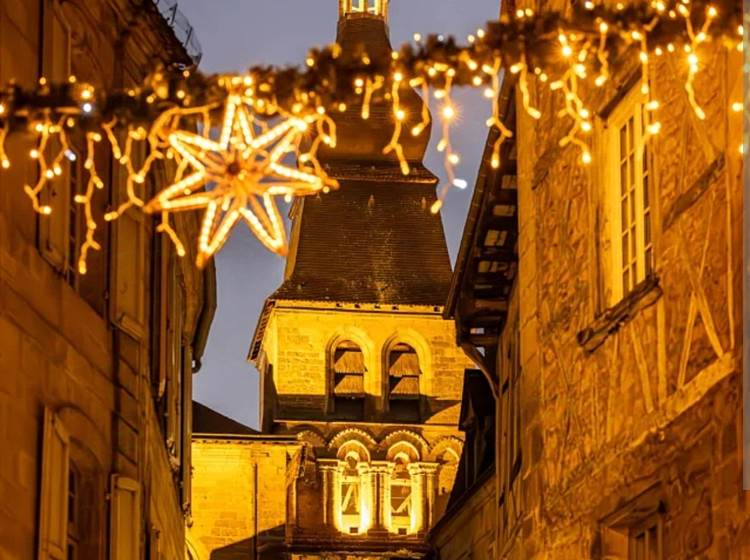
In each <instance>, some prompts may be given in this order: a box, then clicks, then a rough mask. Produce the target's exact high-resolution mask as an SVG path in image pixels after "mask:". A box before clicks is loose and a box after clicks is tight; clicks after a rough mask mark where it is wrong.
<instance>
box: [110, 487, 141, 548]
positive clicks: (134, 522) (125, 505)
mask: <svg viewBox="0 0 750 560" xmlns="http://www.w3.org/2000/svg"><path fill="white" fill-rule="evenodd" d="M111 493H112V503H111V506H110V507H111V509H110V514H111V517H110V551H109V558H110V559H111V560H138V559H139V558H140V543H141V535H140V530H141V524H140V522H141V511H140V509H141V506H140V488H139V486H138V482H137V481H135V480H133V479H131V478H127V477H124V476H120V475H116V474H115V475H112V491H111Z"/></svg>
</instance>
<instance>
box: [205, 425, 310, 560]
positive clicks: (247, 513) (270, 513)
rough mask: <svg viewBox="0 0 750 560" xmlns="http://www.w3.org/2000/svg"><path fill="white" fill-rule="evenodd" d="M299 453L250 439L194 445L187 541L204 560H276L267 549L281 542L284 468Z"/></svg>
mask: <svg viewBox="0 0 750 560" xmlns="http://www.w3.org/2000/svg"><path fill="white" fill-rule="evenodd" d="M300 447H301V444H299V443H296V442H295V441H293V440H292V441H269V440H264V439H262V437H261V438H258V439H253V438H252V436H250V437H248V438H243V439H235V440H221V439H218V438H217V439H202V438H201V439H195V440H194V442H193V525H192V527H191V528H190V539H191V541H193V542H195V543H197V544H198V545H199V548H200V550H201V551H202V552H203V554H205V559H206V560H207V559H208V558H209V557H210V558H211V560H221V559H222V558H226V559H232V558H236V557H237V558H239V557H241V558H251V559H255V558H261V557H264V556H263V555H262V554H261V553H260V552H261V551H263V550H267V552H266V554H267V556H265V557H267V558H277V557H278V556H274V555H273V552H271V551H268V547H269V546H272V545H273V544H274V543H278V542H279V541H280V540H281V539H283V537H284V531H285V528H286V526H287V507H288V505H287V477H288V474H289V469H288V465H289V463H290V460H291V458H292V456H293V455H294V454H295V453H297V452H299V449H300ZM317 507H319V506H317Z"/></svg>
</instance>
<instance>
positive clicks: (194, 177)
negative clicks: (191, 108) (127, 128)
mask: <svg viewBox="0 0 750 560" xmlns="http://www.w3.org/2000/svg"><path fill="white" fill-rule="evenodd" d="M250 102H251V100H250V99H248V98H246V97H244V96H243V95H240V94H230V95H229V96H228V97H227V101H226V105H225V109H224V117H223V122H222V127H221V132H220V135H219V139H218V140H213V139H211V138H208V137H207V136H202V135H199V134H195V133H192V132H187V131H184V130H175V131H172V132H171V133H169V136H168V140H169V145H170V147H171V148H172V150H173V151H174V154H175V156H176V159H177V161H178V164H179V165H178V170H177V173H176V176H175V182H174V183H173V184H172V185H170V186H169V187H167V188H166V189H164V190H163V191H161V192H160V193H159V194H157V195H156V197H155V198H154V199H153V200H152V201H150V202H149V203H148V205H147V206H146V210H147V211H150V212H171V211H181V210H195V209H202V208H205V214H204V216H203V223H202V225H201V232H200V235H199V238H198V259H197V261H198V266H203V265H205V263H206V261H207V260H208V259H209V258H211V256H213V255H214V253H216V252H217V251H218V250H219V249H221V247H222V246H223V245H224V243H225V241H226V239H227V236H228V235H229V233H230V232H231V231H232V229H233V228H234V226H235V225H236V224H237V222H238V221H240V220H244V221H245V222H246V223H247V225H248V226H249V228H250V230H251V231H252V232H253V233H254V234H255V235H256V237H257V238H258V239H259V240H260V242H261V243H263V245H265V246H266V247H267V248H268V249H269V250H271V251H273V252H274V253H277V254H279V255H285V254H286V251H287V241H286V232H285V229H284V223H283V221H282V219H281V216H280V214H279V210H278V207H277V205H276V199H275V197H276V196H284V197H285V198H287V199H289V198H291V197H292V196H303V195H307V194H312V193H315V192H318V191H320V190H323V189H325V188H326V187H331V186H334V185H335V182H333V181H331V180H330V179H328V178H327V177H324V176H319V175H317V174H314V173H309V172H306V171H302V170H300V169H297V168H295V167H291V166H289V165H287V164H285V163H284V162H283V161H282V160H283V158H284V156H285V155H287V154H288V153H289V152H290V151H293V150H294V149H295V148H296V146H297V145H298V144H299V141H300V139H301V138H302V135H303V134H304V133H305V131H306V130H307V129H308V123H307V121H306V120H305V119H303V118H299V117H296V116H292V117H288V118H286V119H284V120H282V121H280V122H279V123H278V124H276V125H274V126H272V127H270V128H267V129H265V130H260V128H259V126H258V125H256V121H255V118H254V116H253V114H252V112H251V109H250V107H251V104H250ZM206 133H208V131H206ZM188 168H189V169H190V171H188ZM204 187H205V188H204Z"/></svg>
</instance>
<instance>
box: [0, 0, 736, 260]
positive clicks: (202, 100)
mask: <svg viewBox="0 0 750 560" xmlns="http://www.w3.org/2000/svg"><path fill="white" fill-rule="evenodd" d="M742 45H743V26H742V7H741V4H740V3H739V2H736V1H732V0H722V1H719V2H713V3H706V2H702V1H691V0H682V1H678V2H663V1H661V0H655V1H652V2H644V3H637V4H634V5H627V6H625V5H624V4H622V5H618V6H616V7H613V8H611V9H610V8H605V7H603V6H599V5H594V4H593V3H591V2H586V3H585V5H584V6H581V7H577V8H575V9H574V10H573V12H572V14H567V13H566V14H563V13H559V12H546V13H540V14H536V13H534V12H532V11H531V10H519V11H518V12H516V13H515V14H512V15H511V16H510V17H508V18H502V19H500V20H499V21H493V22H490V23H488V24H487V26H486V27H485V28H484V29H479V30H478V31H477V32H476V34H474V35H471V36H469V37H468V38H467V41H466V43H465V44H463V45H460V44H458V43H457V42H456V41H455V40H454V39H453V38H445V37H443V36H436V35H431V36H429V37H427V38H426V39H424V40H423V39H422V37H420V36H418V35H417V36H415V41H414V43H412V44H407V45H404V46H403V47H401V49H400V50H398V51H393V52H392V53H391V57H390V59H384V60H380V59H377V58H375V57H372V58H371V56H370V54H369V53H367V52H356V53H342V51H341V49H340V47H339V46H338V45H332V46H329V47H327V48H324V49H320V50H311V51H310V53H309V54H308V56H307V58H306V60H305V65H304V67H301V68H294V67H292V68H277V67H253V68H250V69H249V70H248V71H247V72H246V73H244V74H241V75H215V76H206V75H203V74H201V73H198V72H191V71H189V70H183V69H173V68H159V69H156V70H155V71H154V72H152V73H151V74H150V75H149V77H148V78H147V79H146V80H145V81H144V83H143V84H142V85H141V86H140V87H138V88H132V89H126V90H110V91H106V90H102V89H99V88H97V87H95V86H94V85H92V84H86V83H81V82H78V81H77V80H76V79H75V77H74V76H71V77H70V78H69V79H68V80H67V81H66V82H64V83H51V82H50V81H48V80H47V79H45V78H44V77H42V78H41V79H40V80H39V82H38V84H37V85H36V87H35V88H33V89H25V88H22V87H19V86H17V85H14V84H10V85H8V86H7V87H6V88H4V89H2V90H0V168H1V169H0V171H1V170H2V169H8V168H9V167H11V166H12V165H13V162H12V161H11V159H10V157H9V156H8V155H7V153H6V151H5V143H6V140H7V138H8V136H9V135H10V134H11V133H13V132H15V131H26V132H27V133H30V134H32V135H33V145H34V147H33V148H32V149H31V150H30V151H29V153H28V156H29V157H30V158H32V159H33V160H34V161H35V162H36V165H37V169H38V174H37V178H36V183H35V184H33V185H30V184H29V185H24V186H23V188H24V189H25V191H26V193H27V194H28V197H29V201H30V204H32V205H33V207H34V209H35V210H36V211H37V212H39V213H40V214H43V215H48V214H49V213H50V212H51V208H50V207H49V206H48V205H46V204H44V202H43V200H44V193H45V189H48V188H49V187H50V183H51V182H53V181H56V180H61V179H60V178H61V177H62V176H63V175H64V174H65V166H66V165H67V163H66V162H67V161H74V160H76V159H77V158H78V157H83V158H85V159H84V169H85V172H86V174H87V176H86V181H84V188H83V189H82V192H78V193H75V198H74V200H75V202H76V203H77V204H80V205H82V206H84V208H85V214H86V226H87V231H86V236H85V240H84V241H83V244H82V246H81V250H80V252H79V254H80V258H79V262H78V268H79V271H80V272H81V273H85V272H86V256H87V254H88V252H89V251H90V250H98V249H99V248H100V246H99V243H98V242H97V228H98V226H99V225H98V224H97V223H96V221H95V220H94V218H93V212H92V200H93V197H94V196H96V194H97V192H98V191H100V190H102V189H103V188H104V182H103V180H102V179H101V177H100V175H99V173H98V171H97V161H96V159H97V158H95V157H94V154H95V152H96V151H97V146H98V145H100V144H102V143H106V144H108V149H109V150H110V151H111V154H112V156H113V160H114V162H115V165H118V166H120V167H121V169H122V170H124V172H125V173H124V175H125V176H126V180H125V181H124V182H123V183H124V185H123V187H122V188H124V191H125V192H124V193H123V197H122V199H123V200H124V202H123V203H122V204H120V205H119V206H118V207H116V208H112V209H111V210H110V211H109V212H108V213H107V214H106V216H105V220H108V221H111V220H116V219H117V218H118V217H119V216H120V215H122V213H123V212H126V211H127V212H129V211H139V210H142V211H145V212H149V213H154V214H157V215H159V216H160V217H161V224H160V226H159V228H158V229H159V231H161V232H163V233H164V234H166V235H168V236H169V237H170V238H171V240H172V241H173V242H174V244H175V246H176V248H177V252H178V254H180V255H184V254H185V249H184V245H183V243H184V241H183V240H181V239H179V237H178V235H177V233H176V231H175V229H174V227H173V225H172V216H171V215H172V213H174V212H180V211H187V210H201V211H203V213H204V215H203V222H202V227H201V231H200V234H199V238H198V239H197V240H195V242H196V243H197V246H198V262H197V264H198V266H203V265H204V264H205V263H206V261H207V259H209V258H211V257H212V255H214V254H215V253H216V251H218V250H219V249H220V248H221V247H222V245H223V244H224V242H225V240H226V238H227V236H228V235H229V233H230V232H231V231H232V229H233V227H234V226H235V225H236V224H237V223H238V222H244V223H245V224H247V226H248V227H249V228H250V229H251V231H252V232H253V233H254V234H255V235H256V236H257V237H258V239H259V240H260V241H261V242H262V243H263V244H264V245H265V246H266V247H267V248H268V249H269V250H271V251H273V252H275V253H278V254H280V255H284V254H285V252H286V248H287V242H286V237H285V231H284V226H283V222H282V219H281V217H280V215H279V211H278V207H277V202H276V197H279V196H281V197H284V198H286V199H287V200H290V199H291V198H292V197H295V196H305V195H309V194H313V193H318V192H327V191H328V190H330V189H335V188H338V183H337V182H336V181H335V180H334V179H332V178H330V177H329V176H328V175H327V174H326V171H325V167H324V165H322V164H321V162H320V161H319V159H318V150H319V148H320V147H321V145H325V147H326V149H329V150H331V149H335V147H336V124H335V119H336V115H337V114H339V113H345V112H352V111H356V112H357V113H359V115H360V116H361V118H362V119H365V120H366V119H369V118H370V108H371V107H372V106H374V105H383V104H387V106H388V107H390V112H391V114H392V127H393V134H392V137H391V140H390V142H389V143H388V145H386V146H383V153H384V154H385V155H390V157H392V158H393V161H394V163H397V164H398V166H399V168H400V170H401V172H402V173H403V174H404V175H409V174H410V172H411V169H410V164H409V161H408V160H407V158H406V157H405V155H404V150H403V148H402V145H401V139H402V137H403V136H404V135H413V136H420V135H422V134H425V133H427V132H426V131H427V129H428V127H429V124H430V107H429V106H430V98H431V97H432V98H433V101H432V103H433V104H436V105H437V106H436V109H437V111H436V115H437V118H438V119H439V120H440V122H441V125H442V126H441V127H440V129H441V131H442V138H441V140H440V142H439V144H438V148H437V149H438V150H439V151H441V152H443V154H444V156H445V157H444V161H445V171H446V173H445V175H446V177H447V181H446V183H445V184H444V185H443V186H442V188H441V190H440V196H439V199H438V201H437V202H436V203H435V204H434V205H433V207H432V209H431V210H432V211H433V212H438V211H439V210H440V208H441V206H442V204H443V201H444V199H445V196H446V194H447V191H448V189H449V188H450V187H452V186H456V187H459V188H465V187H466V181H464V180H462V179H460V178H458V177H456V174H455V166H456V165H457V164H458V162H459V159H460V157H459V154H458V153H456V152H455V151H454V150H453V148H452V146H451V141H450V132H451V125H452V124H453V122H454V120H455V117H456V115H457V111H458V109H457V107H456V105H455V104H454V102H453V100H452V97H451V92H452V89H453V88H454V87H457V86H460V87H473V88H481V89H482V90H484V94H485V97H486V98H487V99H488V104H489V105H490V111H489V113H490V114H491V116H490V118H489V119H488V120H487V126H488V127H489V128H496V129H497V130H498V131H499V135H498V139H497V141H496V143H495V145H494V155H493V157H492V160H491V163H492V166H493V167H497V166H499V164H500V158H499V153H500V146H501V145H502V143H503V142H504V141H505V140H506V139H508V138H509V137H511V136H512V133H511V132H510V130H509V129H508V128H507V127H506V126H505V124H504V123H503V121H502V119H501V115H500V113H499V104H498V96H499V95H500V86H501V81H502V79H503V76H504V73H505V72H509V73H510V74H511V75H513V76H514V79H516V80H517V86H518V91H519V93H520V99H521V102H522V105H523V107H524V109H525V111H526V113H527V114H528V115H529V117H531V118H532V119H539V118H541V116H542V113H541V111H540V110H539V109H537V108H536V107H535V106H534V104H533V101H532V95H531V88H530V86H531V85H532V84H533V85H534V87H535V88H538V87H549V88H550V89H551V90H553V91H556V92H559V94H560V100H561V103H560V110H559V112H557V113H556V115H555V116H556V117H558V118H560V119H565V121H566V122H567V125H566V126H567V133H566V134H565V135H564V136H563V137H562V138H561V139H560V141H559V142H560V146H561V147H565V146H571V147H573V148H574V149H576V150H577V152H578V159H579V161H580V163H581V164H582V165H588V164H590V163H591V161H592V154H591V150H590V147H589V144H590V142H589V140H588V136H589V134H590V132H591V130H592V128H593V125H592V118H593V117H592V111H591V110H590V109H589V108H588V107H587V103H586V101H587V99H586V92H587V91H590V90H592V89H595V88H601V87H604V86H605V85H606V84H607V82H608V81H609V80H610V74H611V67H613V66H614V65H615V64H616V65H620V64H621V63H622V61H623V59H625V58H627V57H635V58H636V59H637V64H640V66H641V70H642V75H643V76H644V77H649V78H650V79H644V80H643V82H642V83H643V85H642V86H641V87H642V88H643V94H644V95H645V96H646V97H647V102H646V104H645V108H646V114H645V115H644V125H645V128H644V129H645V130H646V134H647V136H653V135H656V134H658V133H659V130H660V123H659V118H658V114H659V100H658V99H656V97H655V96H654V94H653V89H654V88H653V87H652V86H651V85H650V84H652V83H653V80H654V79H655V78H654V77H653V76H651V75H650V74H649V63H650V61H651V60H652V59H653V58H654V57H673V58H674V60H675V61H676V63H677V64H678V68H681V69H683V71H684V76H685V78H684V80H685V81H684V90H685V92H684V94H685V95H686V96H687V98H688V100H689V102H690V105H691V106H692V108H693V111H694V112H695V115H696V116H697V117H698V118H699V119H705V118H706V114H705V112H704V110H703V108H702V107H701V103H700V101H699V99H700V92H697V91H696V88H695V80H696V76H697V74H698V73H699V72H700V70H701V57H702V56H703V55H704V54H705V53H708V52H716V50H717V49H729V50H736V51H741V50H742ZM407 88H416V89H418V90H420V91H421V92H422V97H423V100H424V104H423V109H422V110H421V112H419V114H408V113H407V111H406V110H405V109H404V108H402V107H401V104H400V94H401V93H402V92H403V91H405V90H406V89H407ZM742 108H743V101H742V100H736V101H734V102H733V103H732V106H731V110H733V111H741V110H742ZM74 146H80V149H78V150H77V149H75V148H74ZM739 149H740V150H741V149H742V147H741V146H740V147H739ZM157 166H158V167H159V168H160V169H162V170H164V171H166V173H167V174H168V177H169V179H168V185H167V186H166V188H164V189H163V190H162V191H160V192H158V193H156V194H155V195H154V196H153V198H152V199H151V200H147V199H146V198H147V196H146V195H147V191H146V179H147V176H148V174H149V173H153V172H154V169H155V167H157ZM20 187H21V186H20V185H19V188H20Z"/></svg>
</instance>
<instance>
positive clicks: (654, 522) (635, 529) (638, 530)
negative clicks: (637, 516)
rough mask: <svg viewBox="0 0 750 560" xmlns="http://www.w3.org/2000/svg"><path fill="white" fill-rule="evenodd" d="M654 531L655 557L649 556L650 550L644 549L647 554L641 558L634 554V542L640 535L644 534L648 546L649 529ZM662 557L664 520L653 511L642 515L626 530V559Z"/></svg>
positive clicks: (652, 559) (656, 559) (658, 558)
mask: <svg viewBox="0 0 750 560" xmlns="http://www.w3.org/2000/svg"><path fill="white" fill-rule="evenodd" d="M652 529H654V530H655V531H656V549H657V550H656V557H655V558H650V557H649V555H650V554H651V553H650V552H648V551H646V554H647V556H646V557H645V558H643V559H641V558H640V557H638V556H636V553H635V543H636V539H637V538H638V537H639V536H640V535H645V537H646V543H647V546H648V542H649V541H648V539H649V534H650V532H651V530H652ZM663 558H664V520H663V516H662V515H661V514H659V513H653V514H651V515H649V516H647V517H644V518H643V519H642V520H641V521H639V522H638V523H635V524H633V525H631V526H630V528H629V530H628V560H662V559H663Z"/></svg>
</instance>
